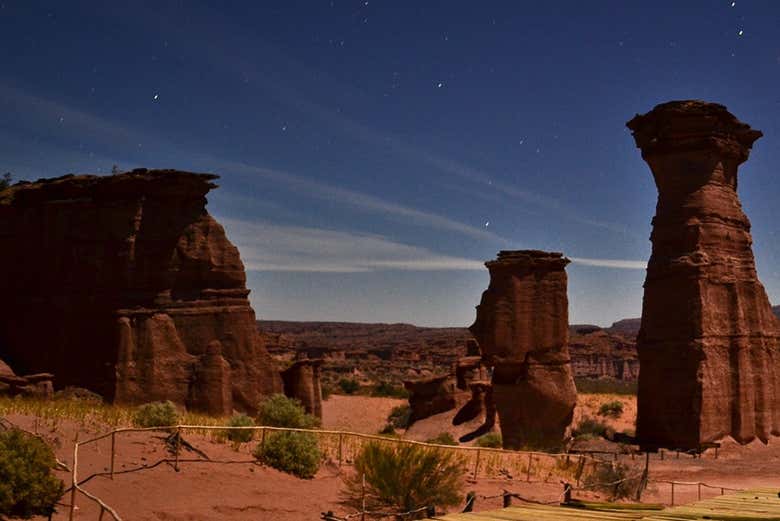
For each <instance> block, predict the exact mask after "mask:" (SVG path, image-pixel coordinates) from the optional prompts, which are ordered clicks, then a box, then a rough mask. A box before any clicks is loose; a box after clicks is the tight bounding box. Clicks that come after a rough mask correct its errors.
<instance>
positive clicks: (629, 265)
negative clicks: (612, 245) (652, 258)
mask: <svg viewBox="0 0 780 521" xmlns="http://www.w3.org/2000/svg"><path fill="white" fill-rule="evenodd" d="M569 259H571V261H572V262H573V263H575V264H582V265H583V266H595V267H598V268H615V269H622V270H644V269H647V261H638V260H624V259H588V258H584V257H569Z"/></svg>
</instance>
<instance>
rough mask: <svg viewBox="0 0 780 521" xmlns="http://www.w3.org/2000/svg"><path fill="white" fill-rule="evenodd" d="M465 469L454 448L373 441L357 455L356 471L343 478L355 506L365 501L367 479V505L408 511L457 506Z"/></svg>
mask: <svg viewBox="0 0 780 521" xmlns="http://www.w3.org/2000/svg"><path fill="white" fill-rule="evenodd" d="M464 472H465V468H464V466H463V462H462V460H461V458H460V456H459V455H457V454H456V453H455V451H448V450H441V449H436V448H431V447H424V446H421V445H412V444H408V445H407V444H404V445H400V446H396V447H394V446H390V445H388V444H383V443H378V442H372V443H369V444H367V445H365V446H364V447H363V450H362V451H361V452H360V454H358V456H357V457H356V458H355V472H354V473H353V474H350V475H349V477H347V478H345V480H344V481H345V485H346V494H347V496H348V498H349V499H350V502H352V503H353V504H355V505H356V506H360V505H361V504H362V500H363V479H364V478H365V499H366V503H367V506H368V508H387V509H392V510H395V511H397V512H408V511H411V510H416V509H418V508H423V507H434V506H435V507H448V506H453V505H457V504H458V503H459V502H460V499H461V489H462V486H463V483H462V477H463V474H464Z"/></svg>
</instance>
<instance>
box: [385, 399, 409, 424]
mask: <svg viewBox="0 0 780 521" xmlns="http://www.w3.org/2000/svg"><path fill="white" fill-rule="evenodd" d="M411 418H412V409H411V407H409V404H406V403H405V404H403V405H399V406H398V407H393V409H392V410H391V411H390V414H389V415H388V416H387V421H388V423H390V425H392V426H393V427H395V428H396V429H406V428H407V427H409V420H410V419H411Z"/></svg>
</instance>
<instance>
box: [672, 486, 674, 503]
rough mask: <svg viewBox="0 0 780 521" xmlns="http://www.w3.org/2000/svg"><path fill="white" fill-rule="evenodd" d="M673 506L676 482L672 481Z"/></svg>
mask: <svg viewBox="0 0 780 521" xmlns="http://www.w3.org/2000/svg"><path fill="white" fill-rule="evenodd" d="M672 506H674V481H672Z"/></svg>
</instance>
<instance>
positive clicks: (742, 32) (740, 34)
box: [737, 29, 745, 36]
mask: <svg viewBox="0 0 780 521" xmlns="http://www.w3.org/2000/svg"><path fill="white" fill-rule="evenodd" d="M744 32H745V31H743V30H742V29H740V30H739V32H738V33H737V36H742V35H743V34H744Z"/></svg>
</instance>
